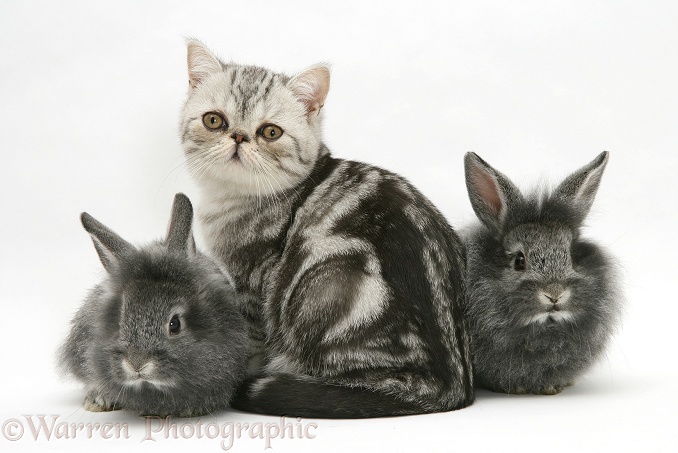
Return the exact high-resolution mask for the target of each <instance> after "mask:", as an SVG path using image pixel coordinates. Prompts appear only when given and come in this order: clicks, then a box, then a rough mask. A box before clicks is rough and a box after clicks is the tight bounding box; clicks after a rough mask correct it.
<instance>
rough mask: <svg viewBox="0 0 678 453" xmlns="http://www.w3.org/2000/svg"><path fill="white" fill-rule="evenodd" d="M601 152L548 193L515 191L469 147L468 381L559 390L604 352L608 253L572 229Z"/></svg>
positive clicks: (612, 310)
mask: <svg viewBox="0 0 678 453" xmlns="http://www.w3.org/2000/svg"><path fill="white" fill-rule="evenodd" d="M608 157H609V154H608V152H603V153H601V154H600V155H598V157H596V159H595V160H593V161H592V162H590V163H589V164H588V165H586V166H584V167H582V168H581V169H579V170H577V171H576V172H574V173H572V174H571V175H570V176H568V177H567V178H566V179H565V180H564V181H563V182H561V183H560V185H558V186H557V187H556V189H555V190H553V191H552V192H551V193H550V194H549V193H541V194H539V193H534V194H532V195H530V196H527V197H524V196H523V195H522V194H521V192H520V191H519V190H518V188H517V187H516V186H515V185H514V184H513V183H512V182H511V180H509V179H508V178H507V177H506V176H505V175H503V174H502V173H500V172H499V171H497V170H495V169H494V168H492V167H491V166H490V165H489V164H488V163H487V162H485V161H484V160H483V159H481V158H480V157H479V156H478V155H476V154H475V153H472V152H471V153H467V154H466V156H465V162H464V163H465V173H466V186H467V188H468V194H469V198H470V200H471V204H472V206H473V210H474V211H475V213H476V215H477V216H478V218H479V219H480V224H477V225H474V226H472V227H470V228H469V229H468V230H467V231H466V232H465V233H464V236H465V237H464V243H465V246H466V250H467V262H468V269H467V287H468V292H469V298H468V306H467V307H466V308H467V316H468V321H469V325H470V332H471V350H472V354H473V367H474V377H475V381H476V386H478V387H484V388H487V389H489V390H492V391H496V392H503V393H513V394H523V393H532V394H546V395H553V394H557V393H560V392H561V391H562V390H563V388H565V387H566V386H568V385H572V384H573V383H574V380H575V379H576V378H577V377H579V376H580V375H581V374H582V373H583V372H585V371H586V370H587V369H588V368H590V367H591V366H592V364H594V362H595V361H596V359H598V358H600V356H601V354H602V353H603V352H604V350H605V348H606V345H607V343H608V340H609V339H610V337H611V335H612V334H613V333H614V332H615V331H616V329H617V327H618V325H619V323H620V318H621V311H622V298H621V295H620V292H619V291H618V277H617V271H616V267H617V265H616V262H615V260H614V259H613V258H612V257H611V256H609V255H608V254H607V253H606V252H605V251H604V250H603V249H602V248H601V247H600V246H599V245H597V244H595V243H593V242H591V241H589V240H586V239H584V238H582V237H581V236H580V228H581V226H582V222H583V221H584V219H585V217H586V215H587V214H588V212H589V210H590V208H591V204H592V203H593V199H594V197H595V195H596V192H597V190H598V186H599V184H600V180H601V177H602V176H603V171H604V169H605V166H606V164H607V161H608Z"/></svg>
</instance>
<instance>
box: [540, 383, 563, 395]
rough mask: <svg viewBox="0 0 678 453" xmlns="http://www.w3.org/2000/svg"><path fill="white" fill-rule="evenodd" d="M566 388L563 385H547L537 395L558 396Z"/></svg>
mask: <svg viewBox="0 0 678 453" xmlns="http://www.w3.org/2000/svg"><path fill="white" fill-rule="evenodd" d="M564 387H565V386H563V385H547V386H545V387H541V388H540V389H539V390H538V391H537V393H538V394H539V395H557V394H558V393H560V392H562V391H563V388H564Z"/></svg>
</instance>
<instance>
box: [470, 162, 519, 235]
mask: <svg viewBox="0 0 678 453" xmlns="http://www.w3.org/2000/svg"><path fill="white" fill-rule="evenodd" d="M464 169H465V172H466V188H467V189H468V195H469V199H470V200H471V205H472V206H473V210H474V211H475V213H476V215H477V216H478V218H479V219H480V221H481V222H483V223H484V224H485V226H486V227H487V228H489V229H490V230H491V231H492V232H493V233H495V234H498V233H500V232H501V230H502V227H503V225H504V221H505V220H506V215H507V213H508V211H509V209H510V208H511V206H513V205H515V203H517V202H519V201H520V200H522V199H523V196H522V195H521V194H520V190H518V188H517V187H516V186H515V185H514V184H513V183H512V182H511V180H510V179H508V178H507V177H506V176H504V175H503V174H502V173H500V172H499V171H497V170H495V169H494V168H492V167H491V166H490V165H489V164H488V163H487V162H485V161H484V160H483V159H481V158H480V156H478V155H477V154H476V153H466V156H464Z"/></svg>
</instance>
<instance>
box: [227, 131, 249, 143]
mask: <svg viewBox="0 0 678 453" xmlns="http://www.w3.org/2000/svg"><path fill="white" fill-rule="evenodd" d="M231 138H232V139H233V140H235V142H236V143H237V144H241V143H242V142H249V141H250V138H249V137H248V136H247V134H243V133H241V132H233V134H232V135H231Z"/></svg>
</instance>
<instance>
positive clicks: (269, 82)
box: [181, 41, 474, 418]
mask: <svg viewBox="0 0 678 453" xmlns="http://www.w3.org/2000/svg"><path fill="white" fill-rule="evenodd" d="M188 72H189V80H190V89H189V94H188V99H187V101H186V104H185V106H184V109H183V114H182V121H181V133H182V142H183V146H184V150H185V153H186V157H187V162H188V166H189V168H190V170H191V171H192V173H193V175H194V177H195V179H196V181H197V182H198V184H199V186H200V188H201V191H202V198H203V200H202V204H201V205H200V206H199V209H198V216H199V220H200V223H201V226H202V230H203V233H204V234H205V239H206V241H207V245H208V247H209V249H210V251H211V253H212V255H213V256H214V257H215V258H217V259H219V260H221V261H222V262H223V263H224V264H225V265H226V267H227V268H228V270H229V272H231V274H232V276H233V278H234V280H235V282H236V286H237V289H238V290H239V292H240V293H242V294H243V295H244V296H245V300H246V306H244V307H243V311H244V312H245V314H246V316H247V317H248V319H249V321H250V323H251V324H252V329H251V331H252V332H251V334H252V337H253V338H255V339H257V340H260V341H261V342H262V344H263V345H265V346H264V349H263V352H264V360H263V361H262V362H261V368H260V369H259V370H258V371H257V372H256V373H253V375H252V377H251V378H250V379H249V380H248V381H247V382H246V383H245V384H244V385H243V386H242V388H241V389H240V392H239V394H238V395H237V396H236V399H235V401H234V402H233V406H234V407H236V408H239V409H242V410H247V411H252V412H259V413H266V414H273V415H277V414H279V415H283V414H286V415H293V416H304V417H334V418H339V417H341V418H354V417H355V418H359V417H378V416H388V415H398V414H416V413H426V412H437V411H448V410H452V409H459V408H462V407H465V406H467V405H469V404H471V403H472V402H473V398H474V397H473V382H472V373H471V369H470V367H471V360H470V354H469V340H468V335H467V328H466V325H465V321H464V319H465V318H464V316H463V311H462V310H463V307H464V303H465V297H466V296H465V286H464V278H463V276H464V275H465V264H464V263H465V256H464V251H463V247H462V244H461V242H460V240H459V238H458V236H457V235H456V233H455V232H454V231H453V230H452V228H451V227H450V226H449V224H448V223H447V221H446V220H445V219H444V218H443V216H442V215H441V214H440V213H439V212H438V210H437V209H436V208H435V207H434V206H433V205H432V204H431V203H430V202H429V201H428V200H427V199H426V198H425V197H424V196H423V195H421V194H420V193H419V192H418V191H417V190H416V189H415V188H414V187H412V186H411V185H410V184H409V183H408V182H407V181H406V180H405V179H403V178H402V177H400V176H398V175H395V174H393V173H389V172H387V171H385V170H382V169H380V168H376V167H373V166H370V165H366V164H363V163H359V162H352V161H346V160H342V159H336V158H334V157H332V156H331V155H330V152H329V150H328V149H327V148H326V147H325V145H324V144H323V143H322V139H321V119H322V115H321V114H320V112H321V108H322V106H323V103H324V100H325V97H326V96H327V92H328V90H329V70H328V69H327V67H325V66H322V65H318V66H314V67H311V68H309V69H307V70H306V71H304V72H302V73H300V74H298V75H297V76H295V77H288V76H285V75H283V74H278V73H275V72H272V71H269V70H268V69H264V68H260V67H254V66H240V65H236V64H224V63H222V62H220V61H219V60H218V59H217V58H216V57H215V56H213V55H212V54H211V53H210V52H209V51H208V50H207V49H206V48H205V47H204V46H203V45H202V44H201V43H199V42H197V41H189V43H188ZM256 368H257V367H256V364H255V366H251V371H253V372H254V371H255V369H256Z"/></svg>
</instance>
